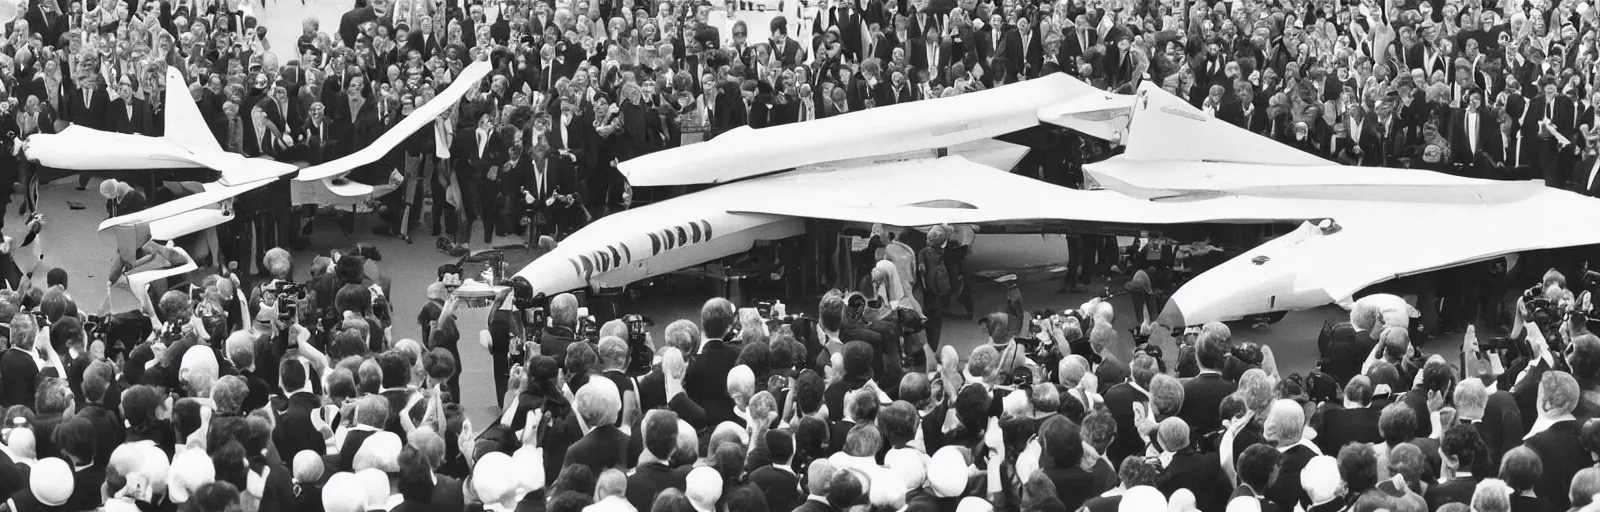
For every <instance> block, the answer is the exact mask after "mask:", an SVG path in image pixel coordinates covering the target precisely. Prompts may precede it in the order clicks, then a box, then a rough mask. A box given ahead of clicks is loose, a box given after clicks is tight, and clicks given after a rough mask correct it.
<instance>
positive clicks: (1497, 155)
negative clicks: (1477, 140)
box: [1478, 112, 1522, 180]
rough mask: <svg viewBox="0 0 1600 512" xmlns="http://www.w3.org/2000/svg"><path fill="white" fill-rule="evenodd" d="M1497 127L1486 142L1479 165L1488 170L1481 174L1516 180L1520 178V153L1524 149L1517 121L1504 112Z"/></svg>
mask: <svg viewBox="0 0 1600 512" xmlns="http://www.w3.org/2000/svg"><path fill="white" fill-rule="evenodd" d="M1495 126H1497V127H1498V129H1497V130H1495V132H1494V134H1493V135H1492V136H1490V137H1489V138H1488V139H1487V140H1485V141H1484V149H1483V154H1482V155H1480V157H1481V158H1480V159H1479V162H1478V163H1479V165H1483V166H1486V167H1487V168H1486V169H1485V170H1483V171H1479V174H1480V175H1482V176H1486V177H1488V178H1491V179H1498V180H1505V179H1516V178H1517V177H1518V176H1520V171H1519V170H1518V169H1517V161H1518V160H1519V159H1521V154H1519V153H1518V151H1519V150H1521V149H1522V141H1521V138H1520V136H1519V135H1518V133H1517V121H1516V119H1515V118H1513V117H1511V115H1510V114H1507V113H1503V112H1502V113H1501V114H1500V115H1499V121H1498V122H1497V123H1495Z"/></svg>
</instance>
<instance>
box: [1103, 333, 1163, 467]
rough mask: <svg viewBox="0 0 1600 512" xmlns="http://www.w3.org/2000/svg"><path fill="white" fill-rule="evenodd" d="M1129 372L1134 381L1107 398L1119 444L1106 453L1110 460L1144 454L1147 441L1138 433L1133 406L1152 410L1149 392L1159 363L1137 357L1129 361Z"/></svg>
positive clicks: (1121, 385)
mask: <svg viewBox="0 0 1600 512" xmlns="http://www.w3.org/2000/svg"><path fill="white" fill-rule="evenodd" d="M1128 369H1129V371H1128V373H1129V375H1130V377H1131V380H1130V381H1128V382H1122V383H1118V384H1116V385H1113V386H1111V388H1110V389H1107V390H1106V392H1105V394H1104V398H1105V403H1106V408H1107V409H1109V410H1110V411H1111V417H1112V418H1115V419H1116V420H1117V436H1116V440H1115V441H1113V442H1112V443H1111V447H1110V448H1108V449H1107V450H1106V456H1107V457H1108V458H1110V459H1111V460H1121V459H1122V458H1124V457H1127V456H1129V455H1137V454H1143V453H1144V448H1145V442H1144V439H1141V438H1140V436H1139V429H1138V428H1137V427H1136V426H1135V425H1134V417H1135V415H1134V405H1135V404H1140V405H1142V406H1143V407H1146V408H1148V407H1149V406H1150V395H1149V394H1148V392H1147V391H1146V390H1148V389H1150V380H1151V379H1152V378H1154V377H1155V374H1156V373H1157V371H1156V361H1155V359H1154V358H1151V357H1150V356H1148V355H1143V354H1140V355H1136V356H1134V358H1133V360H1132V361H1129V363H1128Z"/></svg>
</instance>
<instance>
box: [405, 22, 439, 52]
mask: <svg viewBox="0 0 1600 512" xmlns="http://www.w3.org/2000/svg"><path fill="white" fill-rule="evenodd" d="M418 27H419V29H418V30H413V31H411V33H410V34H409V35H407V36H406V46H407V47H409V48H411V49H412V50H416V51H417V53H421V54H422V60H428V58H430V57H432V56H434V55H437V54H438V53H439V51H440V50H441V49H442V48H443V46H441V45H440V44H439V38H437V37H434V33H433V17H431V16H423V17H422V21H421V22H419V23H418Z"/></svg>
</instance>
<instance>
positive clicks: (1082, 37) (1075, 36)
mask: <svg viewBox="0 0 1600 512" xmlns="http://www.w3.org/2000/svg"><path fill="white" fill-rule="evenodd" d="M1072 25H1073V26H1072V29H1071V30H1063V31H1062V33H1061V35H1062V36H1063V38H1064V39H1065V41H1063V42H1062V43H1061V51H1062V52H1063V53H1065V54H1066V55H1067V56H1068V57H1071V58H1073V59H1081V58H1083V55H1084V53H1086V52H1088V51H1089V48H1091V47H1093V46H1094V45H1097V44H1100V32H1099V31H1097V30H1095V27H1094V25H1093V24H1091V23H1089V17H1088V16H1087V15H1084V14H1079V15H1078V16H1077V17H1076V18H1074V19H1073V20H1072Z"/></svg>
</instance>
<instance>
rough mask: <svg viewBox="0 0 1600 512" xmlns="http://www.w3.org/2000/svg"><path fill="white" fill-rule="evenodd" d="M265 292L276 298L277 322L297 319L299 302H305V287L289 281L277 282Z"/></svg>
mask: <svg viewBox="0 0 1600 512" xmlns="http://www.w3.org/2000/svg"><path fill="white" fill-rule="evenodd" d="M267 291H269V292H271V293H272V294H273V295H274V296H276V297H277V301H278V321H280V322H289V321H292V320H294V319H295V318H298V316H297V315H299V313H300V302H301V301H303V300H306V287H305V285H302V284H300V283H295V282H290V281H278V282H277V283H274V284H273V285H272V287H271V288H269V289H268V290H267Z"/></svg>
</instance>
